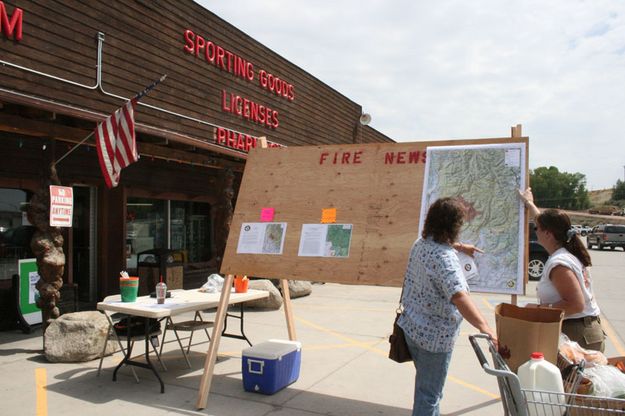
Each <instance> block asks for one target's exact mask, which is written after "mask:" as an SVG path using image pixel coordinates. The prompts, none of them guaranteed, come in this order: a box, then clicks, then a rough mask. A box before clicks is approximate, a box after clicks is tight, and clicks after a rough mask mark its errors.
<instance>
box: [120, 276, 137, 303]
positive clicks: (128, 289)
mask: <svg viewBox="0 0 625 416" xmlns="http://www.w3.org/2000/svg"><path fill="white" fill-rule="evenodd" d="M119 291H120V293H121V295H122V302H136V301H137V294H138V293H139V278H138V277H129V278H127V279H124V278H120V279H119Z"/></svg>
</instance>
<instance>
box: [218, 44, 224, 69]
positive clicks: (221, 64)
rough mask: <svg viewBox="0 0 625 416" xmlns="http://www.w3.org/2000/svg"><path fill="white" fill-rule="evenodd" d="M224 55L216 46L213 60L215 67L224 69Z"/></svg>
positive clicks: (221, 49) (222, 49)
mask: <svg viewBox="0 0 625 416" xmlns="http://www.w3.org/2000/svg"><path fill="white" fill-rule="evenodd" d="M224 55H225V52H224V48H222V47H221V46H217V59H216V60H215V65H217V66H218V67H220V68H221V69H226V66H225V65H224Z"/></svg>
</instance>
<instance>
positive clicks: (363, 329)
mask: <svg viewBox="0 0 625 416" xmlns="http://www.w3.org/2000/svg"><path fill="white" fill-rule="evenodd" d="M528 293H534V291H533V288H529V289H528ZM399 294H400V289H398V288H386V287H371V286H347V285H338V284H325V285H314V286H313V293H312V295H311V296H308V297H305V298H299V299H294V300H293V307H294V314H295V320H296V321H295V323H296V329H297V335H298V339H299V340H300V341H301V342H302V344H303V351H302V369H301V373H300V378H299V380H298V381H296V382H295V383H294V384H292V385H291V386H289V387H288V388H286V389H284V390H282V391H280V392H278V393H276V394H274V395H272V396H264V395H260V394H255V393H247V392H245V391H244V390H243V386H242V382H241V350H242V349H243V348H245V347H247V344H246V343H245V342H244V341H240V340H235V339H230V338H222V342H221V346H220V355H219V360H218V362H217V364H216V366H215V375H214V378H213V382H212V388H211V392H210V396H209V399H208V406H207V408H206V409H204V410H201V411H197V410H196V409H195V404H196V401H197V396H198V387H199V384H200V378H201V375H202V371H203V365H204V353H205V352H206V350H207V348H208V344H206V343H205V342H204V341H206V336H205V334H204V333H203V332H201V331H200V332H197V333H196V334H195V336H194V346H193V347H192V351H191V355H190V359H191V364H192V366H193V369H192V370H189V369H188V368H187V367H186V364H185V362H184V359H183V358H182V355H181V353H180V350H179V349H178V345H177V343H175V342H168V343H167V344H166V345H165V352H164V354H163V356H164V360H165V363H166V366H167V367H168V371H167V372H161V375H162V377H163V380H164V382H165V394H160V389H159V385H158V382H157V381H156V379H155V378H154V375H153V374H151V373H150V372H148V371H147V370H143V369H139V368H138V369H137V373H138V374H139V377H140V383H138V384H137V383H136V382H135V381H134V378H133V377H132V374H131V372H130V370H129V369H128V368H122V369H121V370H120V371H119V374H118V379H117V382H113V381H112V372H113V369H114V367H115V365H116V364H117V363H118V362H119V360H120V353H117V354H115V355H113V356H111V357H107V358H106V359H105V360H104V369H103V372H102V374H101V375H100V377H97V376H96V370H97V365H98V361H97V360H96V361H91V362H87V363H81V364H52V363H49V362H47V361H46V359H45V357H43V356H42V354H41V346H42V338H41V333H40V331H36V332H35V333H34V334H32V335H28V336H27V335H23V334H21V333H20V332H17V331H16V332H0V372H1V374H2V377H1V378H0V400H1V403H2V408H1V409H2V411H0V414H3V415H4V414H6V415H37V416H41V415H62V416H67V415H94V416H96V415H102V416H111V415H133V416H142V415H146V416H147V415H150V416H155V415H165V414H182V415H185V414H187V415H196V414H201V415H218V416H261V415H273V416H282V415H284V416H286V415H289V416H312V415H354V416H356V415H358V416H363V415H371V416H373V415H376V416H379V415H389V416H407V415H409V414H410V409H411V407H412V396H413V387H414V375H415V371H414V368H413V366H412V364H411V363H405V364H396V363H394V362H392V361H391V360H389V359H388V358H387V353H388V342H387V338H388V335H389V334H390V332H391V329H392V323H393V319H394V314H395V308H396V305H397V301H398V298H399ZM473 297H474V300H475V302H476V304H477V305H478V307H479V308H480V309H481V310H482V312H483V313H484V315H485V316H486V317H487V318H488V320H489V321H490V323H491V325H492V326H493V327H494V306H495V305H496V304H497V303H500V302H509V301H510V296H505V295H473ZM528 301H533V297H527V298H524V297H519V303H524V302H528ZM245 316H246V319H245V324H246V326H245V329H246V333H247V335H248V336H249V338H250V339H251V340H252V342H254V343H257V342H261V341H264V340H267V339H269V338H283V339H287V338H288V336H287V329H286V322H285V318H284V312H283V310H279V311H270V312H261V311H252V310H248V311H246V313H245ZM209 318H210V317H209ZM179 319H180V318H179ZM237 329H238V322H236V323H235V322H234V321H231V322H229V330H231V331H234V330H237ZM474 332H475V331H474V330H473V329H472V327H471V326H470V325H468V324H466V323H464V324H463V327H462V333H461V336H460V338H459V340H458V342H457V345H456V349H455V352H454V356H453V359H452V363H451V367H450V371H449V377H448V379H447V384H446V387H445V397H444V399H443V404H442V408H441V410H442V413H443V414H445V415H482V416H488V415H501V414H503V408H502V406H501V403H500V401H499V399H498V397H499V392H498V388H497V383H496V380H495V379H494V377H492V376H489V375H487V374H485V373H484V372H483V370H482V369H481V368H480V367H479V365H478V361H477V358H476V357H475V354H474V353H473V350H472V348H471V346H470V344H469V342H468V338H467V336H468V335H469V334H471V333H474ZM168 339H169V341H171V340H172V339H173V337H172V338H169V336H168ZM142 350H143V346H142V345H139V344H137V346H136V348H135V351H136V352H142ZM606 355H608V356H610V355H615V354H614V349H613V347H611V346H610V345H609V346H608V350H607V351H606ZM157 368H158V367H157ZM44 385H45V386H46V388H45V389H44V388H43V387H42V386H44ZM38 386H39V387H38Z"/></svg>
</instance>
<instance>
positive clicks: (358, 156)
mask: <svg viewBox="0 0 625 416" xmlns="http://www.w3.org/2000/svg"><path fill="white" fill-rule="evenodd" d="M360 156H362V150H358V151H357V152H354V161H353V163H362V160H360Z"/></svg>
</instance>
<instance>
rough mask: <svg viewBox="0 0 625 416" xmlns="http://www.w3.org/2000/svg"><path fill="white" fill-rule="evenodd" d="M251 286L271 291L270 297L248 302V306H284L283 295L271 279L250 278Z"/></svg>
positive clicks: (263, 307) (270, 307)
mask: <svg viewBox="0 0 625 416" xmlns="http://www.w3.org/2000/svg"><path fill="white" fill-rule="evenodd" d="M249 288H250V289H255V290H266V291H268V292H269V297H268V298H264V299H257V300H251V301H249V302H246V303H245V306H246V307H248V308H257V309H280V307H281V306H282V295H281V294H280V291H279V290H278V289H276V287H275V286H274V285H273V283H271V280H269V279H259V280H250V284H249Z"/></svg>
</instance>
